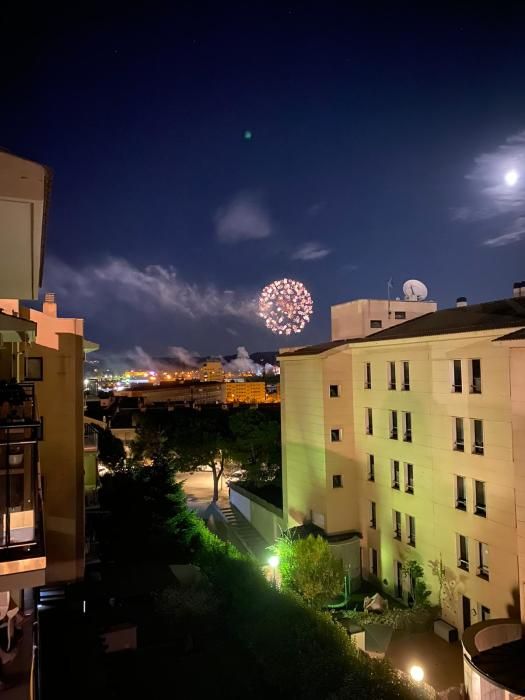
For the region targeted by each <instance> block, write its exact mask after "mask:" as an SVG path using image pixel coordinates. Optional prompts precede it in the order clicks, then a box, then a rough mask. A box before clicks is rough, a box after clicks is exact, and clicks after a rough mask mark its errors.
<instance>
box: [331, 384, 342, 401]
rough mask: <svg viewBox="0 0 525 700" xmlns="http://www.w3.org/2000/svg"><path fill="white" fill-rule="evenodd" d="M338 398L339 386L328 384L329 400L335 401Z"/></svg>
mask: <svg viewBox="0 0 525 700" xmlns="http://www.w3.org/2000/svg"><path fill="white" fill-rule="evenodd" d="M339 396H340V394H339V384H330V398H331V399H337V398H339Z"/></svg>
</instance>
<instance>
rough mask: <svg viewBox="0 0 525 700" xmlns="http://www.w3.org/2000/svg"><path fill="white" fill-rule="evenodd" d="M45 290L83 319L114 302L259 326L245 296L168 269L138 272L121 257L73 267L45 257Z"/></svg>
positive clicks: (252, 305) (148, 268)
mask: <svg viewBox="0 0 525 700" xmlns="http://www.w3.org/2000/svg"><path fill="white" fill-rule="evenodd" d="M45 288H46V289H48V290H52V291H54V292H56V293H57V295H58V296H59V298H62V299H63V300H64V301H65V302H67V306H68V308H71V307H72V306H74V305H77V304H78V309H79V310H82V311H81V312H82V314H83V315H85V313H86V312H87V311H89V312H92V313H96V312H97V311H98V312H100V313H101V314H103V313H106V312H107V310H108V308H109V307H111V305H112V304H113V303H114V302H119V303H120V304H124V305H127V306H130V307H132V308H134V309H136V310H137V311H138V310H140V311H141V312H147V313H158V312H159V311H164V312H167V313H170V314H173V315H179V316H181V317H186V318H190V319H195V320H198V319H205V318H210V317H231V318H238V319H242V320H245V321H250V322H252V323H260V319H259V316H258V315H257V304H256V301H255V299H254V298H252V297H250V296H249V295H247V294H244V293H240V292H236V291H232V290H228V291H224V290H221V289H218V288H217V287H215V286H214V285H205V286H202V285H198V284H194V283H191V282H187V281H186V280H184V279H182V278H181V277H180V276H179V275H178V273H177V272H176V270H175V269H174V268H173V267H164V266H162V265H148V266H146V267H144V268H139V267H136V266H135V265H133V264H132V263H130V262H129V261H127V260H125V259H123V258H107V259H105V260H104V261H102V262H101V263H99V264H95V265H86V266H84V267H80V268H78V267H72V266H71V265H68V264H67V263H65V262H63V261H61V260H59V259H58V258H55V257H53V256H49V257H48V259H47V260H46V271H45Z"/></svg>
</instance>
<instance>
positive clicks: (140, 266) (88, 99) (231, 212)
mask: <svg viewBox="0 0 525 700" xmlns="http://www.w3.org/2000/svg"><path fill="white" fill-rule="evenodd" d="M458 4H459V3H458ZM172 5H176V8H174V7H171V8H169V9H167V8H166V6H163V5H154V4H151V3H150V4H149V5H147V6H146V5H143V6H142V9H135V10H133V11H130V10H129V9H127V10H126V9H123V10H122V11H119V12H117V10H116V9H115V10H114V11H113V10H110V11H108V10H107V8H106V9H102V10H100V11H99V10H98V9H97V8H96V7H95V6H94V5H91V4H90V5H86V8H87V9H86V10H85V14H84V16H83V17H82V19H81V20H79V19H75V18H74V17H73V16H67V15H63V14H62V15H58V14H57V13H54V12H53V11H52V10H46V11H45V13H44V12H43V11H42V15H41V16H39V17H34V16H32V19H31V18H30V19H28V18H25V20H24V21H23V22H20V21H14V22H13V26H14V27H18V29H15V30H13V32H12V34H11V37H10V40H9V42H8V43H7V45H4V47H3V49H2V62H3V64H4V65H5V61H7V62H8V65H9V66H10V71H9V74H10V78H9V79H7V78H6V76H5V74H4V76H3V78H2V81H3V83H4V85H3V88H2V109H1V111H0V145H2V146H3V147H5V148H7V149H9V150H12V151H14V152H16V153H19V154H21V155H24V156H26V157H29V158H33V159H35V160H38V161H42V162H44V163H47V164H49V165H50V166H51V167H52V169H53V170H54V173H55V175H54V185H53V195H52V208H51V216H50V224H49V230H48V245H47V253H48V259H47V262H46V276H45V286H46V287H47V288H49V289H51V287H52V288H53V290H54V291H56V292H57V295H58V297H59V304H60V308H61V310H62V312H64V313H69V314H74V315H77V316H84V317H85V318H86V322H87V334H88V335H89V337H91V338H93V339H94V340H97V341H99V342H100V343H101V345H102V346H103V348H104V349H105V350H106V351H111V352H115V353H117V352H124V351H126V350H127V349H129V348H132V347H134V346H136V345H140V346H141V347H142V348H144V350H146V351H147V352H151V353H153V354H159V353H164V352H165V351H166V348H167V347H168V346H173V345H176V346H185V347H187V348H189V349H190V350H195V351H198V352H201V353H226V352H229V351H232V350H234V349H235V347H236V346H237V345H240V344H242V345H246V346H247V347H248V349H250V350H255V349H259V350H263V349H272V348H275V347H278V346H279V345H280V344H281V345H282V344H283V342H282V340H279V338H278V337H277V336H273V335H272V334H271V333H270V332H269V331H266V330H265V329H264V327H263V326H261V325H260V323H257V322H256V319H254V317H253V314H251V307H250V300H251V299H252V298H254V297H255V296H256V294H257V291H258V290H259V289H260V288H261V287H262V286H264V285H265V284H267V283H268V282H270V281H271V280H273V279H278V278H280V277H284V276H288V277H292V278H295V279H299V280H301V281H303V282H304V283H305V284H306V285H307V287H308V288H309V289H310V291H311V293H312V296H313V298H314V304H315V307H314V317H313V320H312V322H311V324H310V326H309V327H308V328H307V330H306V331H305V332H304V333H303V334H302V336H295V337H294V340H293V342H296V343H297V344H303V343H308V342H317V341H320V340H324V339H326V338H327V337H328V335H329V306H330V304H332V303H336V302H340V301H346V300H349V299H352V298H356V297H383V296H385V294H386V285H387V280H388V279H389V278H390V277H393V280H394V292H395V293H396V294H399V293H401V284H402V282H403V280H404V279H406V278H409V277H417V278H420V279H423V280H424V281H425V282H426V283H427V284H428V286H429V289H430V295H431V297H432V298H434V299H436V300H437V301H438V302H439V304H440V306H447V305H451V304H453V303H454V300H455V298H456V296H458V295H465V296H467V297H468V298H469V300H471V301H480V300H484V299H490V298H499V297H504V296H508V295H509V294H510V291H511V287H512V282H513V281H514V280H515V279H521V278H523V277H525V268H524V267H523V260H524V256H523V253H524V243H523V239H522V235H523V233H522V231H521V228H525V226H521V224H520V215H521V214H522V213H525V212H523V209H522V208H521V204H522V202H521V200H520V199H519V198H518V200H517V202H513V207H512V211H509V210H507V209H505V210H504V211H501V208H498V207H497V206H496V204H495V202H494V191H493V189H491V182H492V178H495V179H494V182H496V183H497V182H499V179H500V177H501V172H500V171H499V166H500V161H501V157H500V156H501V154H502V153H503V156H502V157H503V160H504V161H505V162H503V161H501V168H502V169H503V170H502V172H503V171H504V170H505V168H506V167H507V163H506V160H505V159H508V157H510V156H511V158H512V159H514V160H515V159H516V158H518V160H519V159H520V158H521V157H522V155H523V154H522V150H520V149H522V148H523V145H522V141H523V140H522V139H521V136H519V138H518V141H517V146H514V145H512V144H511V145H510V146H508V147H504V148H503V149H501V146H502V145H504V144H505V143H506V142H507V139H509V138H510V137H512V136H514V135H516V134H518V135H521V132H522V131H523V130H524V129H525V90H524V89H523V82H524V76H525V49H524V44H523V26H525V24H524V19H525V16H524V15H523V13H520V14H519V15H518V14H517V11H516V12H512V11H509V10H508V9H506V10H505V12H503V9H501V10H497V9H494V8H496V6H493V13H492V15H488V14H486V15H483V14H482V10H481V9H480V6H479V4H478V6H477V9H476V12H475V13H474V12H471V11H470V10H469V9H468V8H467V9H465V11H461V10H458V9H447V6H446V5H445V4H442V5H440V9H439V10H436V11H435V12H434V11H429V10H421V9H420V10H419V11H417V12H414V13H412V12H410V11H408V9H407V10H403V9H399V8H400V7H401V6H400V5H398V4H397V3H388V4H385V7H389V8H390V9H388V10H382V9H376V10H374V11H371V10H365V9H362V10H357V9H351V8H350V5H351V3H342V2H317V3H314V2H312V3H308V2H300V3H285V2H265V3H235V2H226V3H218V2H210V3H203V2H200V3H199V2H188V3H182V2H179V3H172ZM364 5H365V4H363V6H364ZM466 5H469V7H472V5H471V4H470V3H466ZM379 6H380V3H379V4H375V7H376V8H379ZM419 6H420V7H422V4H419ZM414 7H416V5H415V4H414ZM453 7H454V6H451V8H453ZM500 7H501V8H503V6H500ZM509 7H510V6H509ZM516 7H519V5H516ZM498 12H499V14H498ZM474 15H475V16H474ZM15 19H16V18H15ZM20 19H21V18H20ZM22 27H23V28H24V32H25V33H24V34H22ZM245 130H250V131H251V132H252V138H251V139H248V140H247V139H245V138H243V132H244V131H245ZM505 148H510V149H511V150H510V156H509V154H508V153H507V151H506V150H505ZM498 149H499V150H498ZM512 149H514V150H512ZM482 154H486V158H488V160H483V158H482V159H481V160H482V165H481V166H479V162H480V161H479V158H480V156H482ZM476 159H478V165H476V162H475V161H476ZM486 162H488V163H489V168H488V171H487V169H485V170H483V167H482V166H483V164H484V163H486ZM513 162H514V161H513ZM480 168H481V170H480ZM467 176H469V177H467ZM494 182H492V184H494ZM520 184H521V183H519V184H518V188H519V186H520ZM487 207H488V208H489V211H488V212H487V210H486V208H487ZM491 207H492V209H491ZM517 207H518V208H517ZM511 214H512V216H511ZM521 219H522V223H523V222H525V219H523V217H521ZM520 226H521V228H520ZM487 241H489V244H487ZM305 246H306V248H305ZM305 257H306V258H314V259H304V258H305ZM151 266H156V267H154V268H152V267H151ZM226 302H227V303H226ZM224 308H226V312H224V311H223V309H224ZM288 344H291V343H288Z"/></svg>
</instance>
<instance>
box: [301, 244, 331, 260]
mask: <svg viewBox="0 0 525 700" xmlns="http://www.w3.org/2000/svg"><path fill="white" fill-rule="evenodd" d="M331 252H332V251H331V250H330V249H329V248H323V247H322V246H321V245H320V244H319V243H314V242H310V243H305V244H304V245H302V246H300V247H299V248H297V250H296V251H295V252H294V253H292V260H305V261H308V262H310V261H312V260H322V258H326V256H327V255H330V253H331Z"/></svg>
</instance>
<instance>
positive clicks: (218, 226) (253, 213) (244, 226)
mask: <svg viewBox="0 0 525 700" xmlns="http://www.w3.org/2000/svg"><path fill="white" fill-rule="evenodd" d="M215 231H216V235H217V238H218V239H219V241H221V242H222V243H238V242H239V241H250V240H258V239H261V238H268V236H271V235H272V222H271V218H270V214H269V212H268V211H267V210H266V209H265V207H264V206H263V205H262V203H261V200H260V197H258V196H257V195H256V194H253V193H249V192H245V193H241V194H239V195H237V196H236V197H235V199H233V200H232V201H231V202H229V203H228V204H227V205H226V206H224V207H221V208H220V209H219V210H218V211H217V212H216V214H215Z"/></svg>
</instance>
